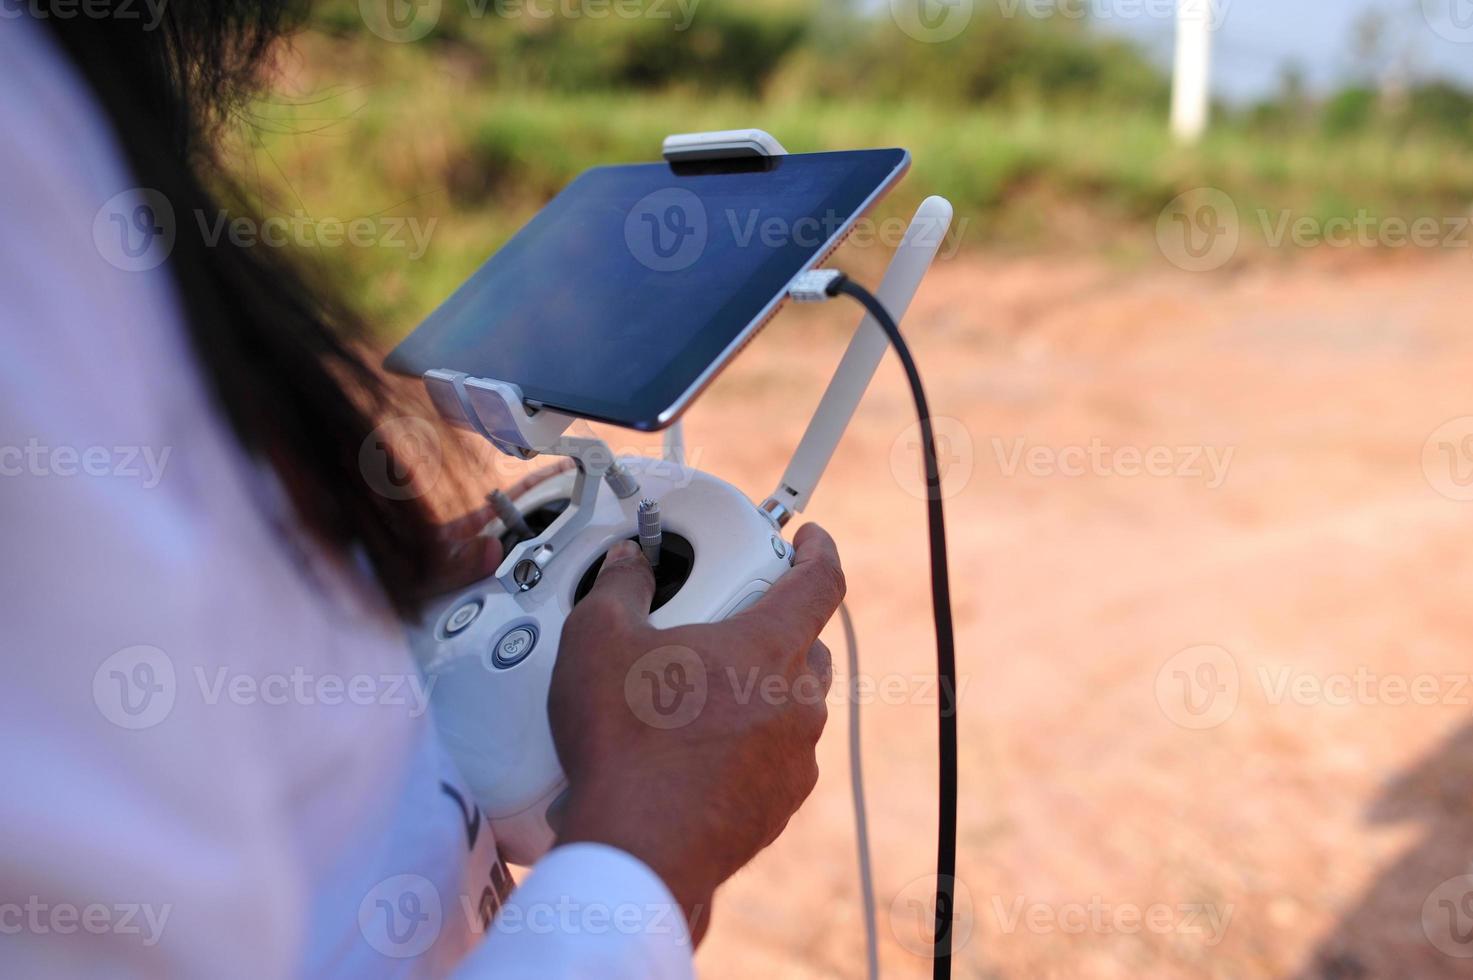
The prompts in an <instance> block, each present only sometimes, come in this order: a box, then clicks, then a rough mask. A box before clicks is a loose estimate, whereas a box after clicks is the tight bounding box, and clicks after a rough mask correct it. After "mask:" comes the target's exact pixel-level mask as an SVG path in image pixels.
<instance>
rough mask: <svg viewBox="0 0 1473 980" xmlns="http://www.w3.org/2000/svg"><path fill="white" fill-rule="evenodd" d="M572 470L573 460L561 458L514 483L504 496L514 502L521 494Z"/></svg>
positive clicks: (568, 457)
mask: <svg viewBox="0 0 1473 980" xmlns="http://www.w3.org/2000/svg"><path fill="white" fill-rule="evenodd" d="M572 468H573V458H572V457H571V456H563V457H562V458H560V459H558V460H557V461H556V462H554V463H549V464H548V465H546V466H543V467H541V468H540V469H538V470H536V471H535V472H532V473H528V474H527V475H526V476H524V477H522V478H521V479H520V480H518V481H517V482H516V483H513V484H512V485H511V486H510V487H508V488H507V491H506V495H507V496H508V497H510V498H511V499H513V500H516V499H517V498H518V497H520V496H521V495H522V494H524V493H526V492H527V491H529V490H532V489H534V488H535V487H536V486H537V485H538V484H540V483H544V482H546V481H548V480H550V479H552V478H553V477H555V476H557V475H558V474H559V473H566V472H567V471H568V470H571V469H572Z"/></svg>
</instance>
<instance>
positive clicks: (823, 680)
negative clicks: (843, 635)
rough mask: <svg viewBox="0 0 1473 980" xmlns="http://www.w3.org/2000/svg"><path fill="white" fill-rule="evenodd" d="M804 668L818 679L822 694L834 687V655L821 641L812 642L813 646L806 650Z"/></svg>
mask: <svg viewBox="0 0 1473 980" xmlns="http://www.w3.org/2000/svg"><path fill="white" fill-rule="evenodd" d="M806 666H807V668H808V673H810V674H812V675H813V676H814V677H817V678H818V681H819V684H820V685H821V686H822V688H823V693H824V694H825V695H827V694H828V693H829V691H830V690H832V689H833V686H834V655H833V654H832V653H830V652H829V648H828V645H827V644H826V643H824V642H823V641H822V640H815V641H813V646H811V647H809V648H808V659H807V664H806Z"/></svg>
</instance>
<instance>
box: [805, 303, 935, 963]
mask: <svg viewBox="0 0 1473 980" xmlns="http://www.w3.org/2000/svg"><path fill="white" fill-rule="evenodd" d="M825 291H826V292H827V293H828V294H829V295H830V296H837V295H839V294H841V293H842V294H843V295H845V296H849V297H851V298H853V299H855V300H858V301H859V303H860V304H861V305H863V306H864V308H865V309H866V310H868V311H869V314H870V316H872V317H874V318H875V320H876V321H877V322H878V323H879V325H880V328H881V329H882V330H884V331H885V335H886V336H887V337H889V339H890V345H891V346H892V347H894V348H895V355H896V356H897V357H899V358H900V364H901V366H902V367H903V368H904V369H905V378H906V380H907V381H908V382H910V393H911V396H912V397H913V398H914V399H915V407H916V416H917V417H918V418H919V420H920V426H921V445H922V453H923V455H924V459H925V474H926V523H927V527H928V530H929V532H930V544H931V612H932V616H933V617H934V618H935V622H936V676H937V683H938V686H939V687H940V689H941V696H940V718H939V724H938V729H939V730H938V733H937V734H938V740H939V751H938V758H939V764H940V774H939V781H938V782H939V786H940V792H939V794H938V800H937V817H936V925H935V928H936V939H935V943H934V945H933V947H932V955H933V957H934V961H933V974H932V975H933V976H934V977H935V978H936V980H944V978H946V977H950V976H951V941H952V935H951V930H952V924H953V922H954V921H955V920H954V919H953V912H954V907H955V903H956V808H957V792H958V790H957V725H956V710H957V706H956V690H957V688H956V635H955V632H954V630H953V627H952V622H951V577H950V575H949V573H948V571H947V563H946V515H945V513H944V511H943V508H942V506H941V503H942V501H941V466H940V463H939V461H938V460H937V456H936V436H935V433H934V431H933V430H932V427H931V409H930V407H929V406H928V405H927V403H926V392H925V389H924V388H923V387H922V386H921V375H920V372H919V371H918V370H916V363H915V359H914V358H912V357H911V354H910V348H909V347H908V346H907V345H906V343H905V338H904V337H902V336H901V335H900V327H899V326H898V325H897V324H896V323H895V319H894V318H893V317H891V316H890V313H889V311H888V310H886V309H885V306H884V304H883V303H881V302H880V301H879V300H878V299H876V298H875V296H874V294H873V293H871V292H870V291H869V290H867V289H865V288H864V287H863V286H861V285H859V284H858V283H856V282H854V281H853V280H852V279H849V278H847V277H845V276H843V275H840V276H839V277H838V278H836V279H834V280H833V281H832V282H831V283H829V284H828V286H827V288H826V290H825Z"/></svg>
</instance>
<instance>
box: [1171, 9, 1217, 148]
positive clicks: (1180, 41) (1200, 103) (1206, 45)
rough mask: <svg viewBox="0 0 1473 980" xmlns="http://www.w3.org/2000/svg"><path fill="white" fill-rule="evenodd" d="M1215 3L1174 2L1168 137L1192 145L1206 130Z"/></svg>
mask: <svg viewBox="0 0 1473 980" xmlns="http://www.w3.org/2000/svg"><path fill="white" fill-rule="evenodd" d="M1215 4H1216V0H1176V70H1175V72H1174V73H1173V75H1172V88H1171V134H1172V135H1173V136H1175V137H1176V139H1177V140H1178V141H1180V142H1182V143H1195V142H1197V140H1198V139H1200V138H1201V136H1202V133H1203V132H1204V131H1206V129H1207V115H1208V111H1209V107H1210V97H1211V75H1212V11H1213V8H1214V6H1215Z"/></svg>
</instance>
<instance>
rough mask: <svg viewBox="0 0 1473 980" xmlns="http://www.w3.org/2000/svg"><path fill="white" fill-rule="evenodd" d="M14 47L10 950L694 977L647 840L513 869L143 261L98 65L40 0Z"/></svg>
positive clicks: (87, 961) (171, 963) (289, 970)
mask: <svg viewBox="0 0 1473 980" xmlns="http://www.w3.org/2000/svg"><path fill="white" fill-rule="evenodd" d="M0 64H3V65H4V66H5V84H4V86H3V87H0V132H3V133H4V136H3V140H0V220H3V224H0V327H3V336H4V348H3V352H0V547H3V549H4V560H3V564H0V622H3V634H0V635H3V636H4V651H3V655H0V975H4V976H16V977H20V976H62V975H86V976H97V975H107V976H118V977H149V978H155V977H197V976H210V977H237V976H238V977H248V978H252V980H256V978H262V977H285V976H342V977H365V976H366V977H376V976H390V975H393V976H444V975H448V974H452V973H453V974H454V975H456V976H463V977H557V976H567V977H598V978H606V977H630V978H634V977H639V978H646V977H653V978H664V977H670V978H680V977H689V976H692V975H693V970H692V963H691V951H690V940H689V936H688V935H687V932H686V927H685V923H684V920H683V919H682V917H681V915H680V911H679V908H678V906H676V904H675V902H674V899H673V898H672V897H671V895H670V894H669V892H668V890H667V889H666V888H665V886H664V884H663V883H662V882H661V881H660V879H659V878H658V877H656V876H655V875H654V874H653V873H652V872H651V871H650V870H649V869H648V868H647V867H646V866H645V865H643V864H642V863H641V862H639V861H637V860H636V859H634V858H633V857H631V856H629V855H628V854H625V853H623V852H621V851H617V850H614V849H612V848H606V847H600V846H596V845H574V846H570V847H564V848H559V849H557V850H554V851H553V852H552V853H551V854H549V855H548V856H547V857H546V858H544V859H543V860H542V861H541V862H540V863H539V864H538V865H537V866H536V867H535V868H534V869H533V870H532V872H531V874H530V876H529V877H528V879H527V881H526V882H525V883H524V884H522V885H521V886H520V887H519V888H516V889H515V890H512V887H511V880H510V877H509V874H508V872H507V869H506V867H505V865H504V864H502V863H501V862H500V861H499V860H498V859H497V857H496V850H495V842H494V841H493V840H492V836H491V828H490V826H489V825H488V824H487V823H486V822H485V821H484V820H483V819H482V818H481V816H480V813H479V811H478V810H475V809H474V807H473V805H471V804H469V803H466V802H464V801H465V800H466V799H467V795H466V792H465V790H464V788H463V786H462V784H461V782H460V779H459V777H458V775H457V774H456V772H455V769H454V766H453V764H452V763H451V762H450V761H449V759H448V758H447V755H446V753H445V751H444V750H443V749H442V747H441V745H440V743H439V741H438V739H437V738H436V735H435V731H434V726H433V723H432V719H431V718H430V717H429V715H428V713H427V709H426V705H425V703H424V688H423V685H422V683H421V682H420V681H419V677H418V674H417V672H416V670H415V668H414V665H413V663H412V660H411V658H410V654H409V652H408V648H407V645H406V643H405V641H404V637H403V633H402V629H401V628H400V627H399V626H398V625H397V624H396V623H395V622H393V621H392V620H391V619H390V618H389V617H388V616H387V615H386V614H385V613H384V612H383V611H382V610H381V609H379V608H375V607H370V606H366V605H364V600H363V599H362V598H361V596H360V595H359V593H358V592H356V591H355V590H353V589H351V588H348V587H347V586H346V582H345V580H344V578H343V576H342V575H341V573H339V572H338V571H337V570H335V568H334V567H333V566H332V564H331V563H330V562H328V561H327V560H326V559H325V558H324V557H323V556H321V555H316V556H313V555H311V554H306V555H304V553H303V551H302V550H301V549H302V546H301V545H300V544H298V545H293V544H292V541H293V540H298V541H299V540H300V538H299V537H298V536H294V535H292V534H291V533H290V528H289V527H288V526H285V525H287V524H289V521H290V515H289V510H287V509H286V508H284V507H283V506H281V503H280V500H279V495H276V494H273V491H272V483H271V481H270V480H269V479H263V477H262V474H261V471H260V469H259V468H257V467H256V466H255V465H254V464H253V463H251V462H250V461H249V460H247V458H246V457H245V455H244V454H243V453H242V451H241V450H240V449H239V447H238V446H237V444H236V442H235V440H234V438H233V436H232V434H231V433H230V431H229V430H228V428H227V426H226V425H225V423H224V421H223V419H222V417H221V416H220V413H219V412H218V410H217V408H216V406H215V405H214V404H213V403H212V401H211V397H210V395H209V392H208V391H207V389H206V388H205V385H204V382H203V379H202V376H201V373H200V371H199V369H198V367H197V364H196V360H195V357H194V354H193V352H192V350H191V349H190V341H189V338H188V336H187V334H186V332H185V328H184V326H183V324H182V322H181V310H180V307H179V303H178V300H177V297H176V294H175V291H174V285H173V282H172V280H171V279H170V274H169V272H168V266H167V264H163V265H159V266H157V267H156V268H152V269H144V270H142V271H138V270H140V269H141V268H142V267H143V266H147V265H148V264H149V263H150V262H151V261H153V259H154V258H157V257H158V256H156V255H151V254H150V253H148V252H147V251H146V250H141V251H140V250H139V249H138V248H137V247H135V246H136V245H137V243H138V242H139V241H146V239H140V238H135V239H134V240H133V244H132V245H130V244H129V240H128V238H125V237H124V236H125V235H133V234H137V229H136V228H129V224H130V222H134V221H146V220H147V219H148V218H149V217H150V216H151V215H150V214H149V213H148V212H140V211H139V210H138V207H139V205H140V204H141V203H142V204H148V203H150V202H151V203H153V204H157V201H151V199H150V198H149V197H148V196H147V195H141V194H140V193H139V192H138V189H137V188H136V187H135V183H136V182H135V181H134V179H133V178H131V177H130V175H129V174H128V172H127V168H126V166H125V164H124V163H123V161H122V157H121V154H120V152H119V149H118V147H117V144H116V140H115V139H114V136H113V133H112V131H111V128H110V126H109V124H108V123H107V121H106V120H105V118H104V117H103V116H102V114H101V110H100V109H99V108H98V106H97V105H96V103H95V101H94V99H93V98H92V96H91V93H90V92H89V91H88V90H87V88H86V86H85V83H84V82H83V81H82V80H81V79H80V77H79V76H78V75H77V74H76V73H75V72H74V71H73V70H72V68H71V66H70V65H69V64H68V63H67V62H66V61H65V59H64V58H63V57H62V56H61V55H60V54H59V53H58V52H57V51H56V50H55V49H54V47H53V44H52V42H51V40H50V38H49V37H47V36H46V34H45V32H44V31H43V30H42V29H40V28H39V27H38V26H37V25H35V24H32V23H29V22H28V19H27V18H24V17H22V18H19V19H6V20H4V21H0ZM119 194H123V195H124V196H123V197H121V198H117V197H116V195H119ZM211 217H213V216H211ZM176 220H177V221H178V223H179V225H180V227H181V229H183V225H184V222H186V221H193V220H195V219H194V216H192V215H177V216H176ZM155 245H157V242H155ZM492 913H495V920H494V923H493V924H492V925H491V926H490V930H489V932H488V931H487V929H486V927H485V922H486V920H487V919H488V918H489V917H490V916H491V914H492Z"/></svg>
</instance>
